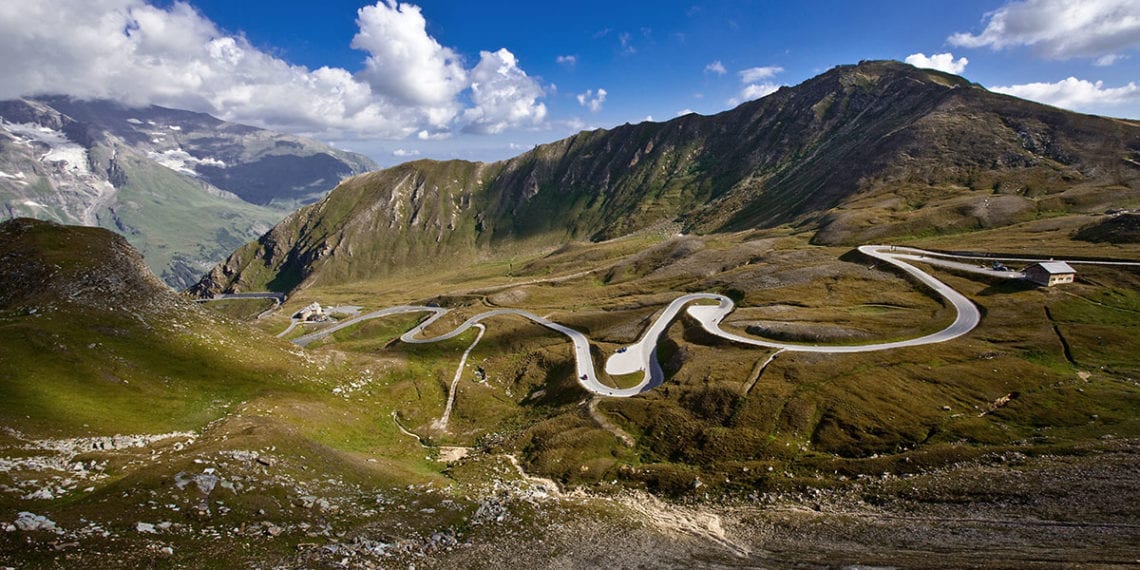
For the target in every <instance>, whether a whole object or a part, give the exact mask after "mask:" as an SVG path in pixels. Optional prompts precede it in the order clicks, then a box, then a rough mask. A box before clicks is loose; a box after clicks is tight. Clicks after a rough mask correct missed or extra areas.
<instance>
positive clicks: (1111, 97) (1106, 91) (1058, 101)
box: [990, 77, 1140, 112]
mask: <svg viewBox="0 0 1140 570" xmlns="http://www.w3.org/2000/svg"><path fill="white" fill-rule="evenodd" d="M990 90H991V91H996V92H998V93H1005V94H1006V95H1013V96H1014V97H1021V98H1022V99H1030V100H1032V101H1037V102H1040V103H1046V104H1049V105H1054V106H1056V107H1063V108H1066V109H1072V110H1075V111H1087V112H1096V111H1100V110H1105V109H1107V108H1110V107H1114V106H1119V105H1126V104H1138V103H1140V86H1137V85H1136V83H1134V82H1129V83H1128V84H1127V85H1124V86H1122V87H1105V86H1104V82H1103V81H1096V82H1092V81H1086V80H1084V79H1077V78H1076V77H1069V78H1067V79H1062V80H1061V81H1058V82H1056V83H1025V84H1022V85H1009V86H999V87H991V88H990Z"/></svg>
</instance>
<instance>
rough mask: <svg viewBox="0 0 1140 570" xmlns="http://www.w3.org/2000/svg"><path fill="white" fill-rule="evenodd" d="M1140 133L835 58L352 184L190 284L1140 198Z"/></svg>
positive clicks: (887, 235) (917, 224)
mask: <svg viewBox="0 0 1140 570" xmlns="http://www.w3.org/2000/svg"><path fill="white" fill-rule="evenodd" d="M1138 153H1140V126H1138V125H1137V124H1135V123H1134V122H1129V121H1122V120H1113V119H1107V118H1102V117H1092V116H1087V115H1079V114H1075V113H1070V112H1067V111H1062V110H1059V109H1054V108H1050V107H1046V106H1043V105H1039V104H1036V103H1031V102H1028V101H1022V100H1018V99H1014V98H1011V97H1006V96H1002V95H997V94H993V93H990V92H988V91H986V90H984V89H983V88H981V87H980V86H977V85H974V84H970V83H969V82H967V81H965V80H963V79H962V78H960V77H956V76H951V75H947V74H943V73H940V72H936V71H931V70H920V69H916V68H913V67H911V66H908V65H904V64H900V63H897V62H863V63H860V64H859V65H857V66H841V67H837V68H835V69H833V70H831V71H828V72H827V73H824V74H822V75H820V76H818V77H816V78H813V79H810V80H808V81H806V82H804V83H802V84H800V85H798V86H796V87H793V88H786V89H781V90H779V91H777V92H776V93H773V94H772V95H770V96H768V97H765V98H763V99H760V100H757V101H752V102H749V103H746V104H744V105H741V106H740V107H738V108H736V109H733V110H731V111H726V112H724V113H720V114H718V115H715V116H711V117H701V116H698V115H687V116H684V117H679V118H677V119H674V120H672V121H669V122H666V123H649V122H646V123H641V124H638V125H624V126H621V127H618V128H615V129H613V130H609V131H604V130H598V131H592V132H584V133H580V134H577V135H575V136H572V137H570V138H568V139H565V140H562V141H558V142H555V143H551V144H548V145H541V146H539V147H536V148H535V149H533V150H531V151H529V152H527V153H524V154H523V155H520V156H518V157H516V158H513V159H511V160H508V161H504V162H500V163H495V164H488V165H484V164H474V163H465V162H455V161H453V162H434V161H417V162H413V163H408V164H404V165H401V166H398V167H395V168H391V169H387V170H385V171H382V172H376V173H372V174H369V175H366V176H362V177H357V178H354V179H352V180H351V181H348V182H347V183H345V184H343V185H342V186H341V187H340V188H339V189H337V190H336V191H335V192H333V193H332V194H330V195H329V196H328V197H327V198H326V199H325V200H323V201H322V202H321V203H319V204H316V205H314V206H312V207H309V208H306V209H304V210H302V211H299V212H297V213H296V214H294V215H293V216H291V217H290V218H289V219H287V220H285V221H284V222H282V224H280V225H279V226H277V227H276V228H275V229H274V230H273V231H272V232H271V233H269V234H267V235H266V236H263V237H262V238H261V239H260V240H259V241H258V242H255V243H250V244H248V245H246V246H244V247H242V248H241V249H239V250H238V251H237V252H235V253H234V255H233V256H231V257H230V259H228V260H227V261H226V262H225V263H224V264H222V265H219V266H217V267H216V268H215V269H214V270H213V271H212V272H211V274H210V275H208V276H207V277H206V278H205V279H203V281H202V282H201V283H200V284H199V285H198V286H197V288H196V291H197V292H199V293H212V292H218V291H222V290H227V289H231V288H232V289H241V290H258V289H264V288H266V287H272V288H274V289H278V290H291V289H293V288H295V287H297V286H299V285H301V284H304V283H308V282H310V280H311V284H318V283H324V284H333V283H340V282H345V281H351V280H360V279H368V278H372V277H377V276H380V275H383V274H385V273H390V272H393V271H417V270H418V271H425V270H430V269H432V268H438V267H442V266H445V265H448V264H451V263H456V262H464V263H470V262H473V261H478V260H480V259H484V258H489V257H491V258H498V259H506V258H508V257H510V256H512V255H521V254H525V253H534V252H538V251H542V250H543V249H544V248H551V247H556V246H560V245H562V244H565V243H567V242H569V241H573V240H581V239H589V240H593V241H598V240H604V239H609V238H614V237H618V236H623V235H627V234H629V233H631V232H635V231H637V230H643V229H646V228H651V227H656V226H657V225H659V224H663V223H670V222H673V223H677V224H679V225H680V226H681V227H682V228H683V229H685V230H686V231H690V232H696V233H712V232H721V231H735V230H743V229H752V228H767V227H775V226H778V225H780V224H785V223H791V224H795V225H796V226H797V227H802V228H810V229H813V230H817V231H818V233H817V234H816V236H815V238H814V240H813V241H814V243H817V244H822V245H838V244H843V245H853V244H858V243H863V242H866V241H874V240H888V239H894V240H898V239H906V238H916V237H923V236H931V235H939V234H953V233H960V232H964V231H973V230H978V229H986V228H994V227H1006V226H1009V225H1011V224H1016V223H1020V222H1025V221H1030V220H1035V219H1040V218H1048V217H1051V216H1056V215H1059V214H1062V213H1069V212H1084V213H1092V212H1099V211H1103V210H1105V209H1108V208H1112V207H1117V208H1119V207H1131V206H1133V205H1136V204H1137V203H1140V186H1138V185H1140V170H1138V169H1137V168H1136V166H1135V165H1136V164H1137V162H1136V157H1137V156H1138Z"/></svg>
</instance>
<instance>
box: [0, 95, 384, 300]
mask: <svg viewBox="0 0 1140 570" xmlns="http://www.w3.org/2000/svg"><path fill="white" fill-rule="evenodd" d="M374 168H376V165H375V163H373V162H372V161H371V160H369V159H368V158H366V157H364V156H361V155H358V154H355V153H351V152H345V151H340V150H336V149H333V148H331V147H329V146H327V145H325V144H322V143H319V142H317V141H314V140H311V139H306V138H302V137H295V136H290V135H284V134H280V133H275V132H272V131H267V130H264V129H258V128H254V127H250V126H246V125H239V124H234V123H227V122H225V121H221V120H219V119H216V118H214V117H211V116H209V115H206V114H202V113H193V112H189V111H180V110H176V109H167V108H163V107H157V106H150V107H141V108H134V107H127V106H123V105H120V104H117V103H114V102H110V101H81V100H76V99H71V98H67V97H37V98H30V99H19V100H11V101H3V102H0V220H4V219H8V218H15V217H20V216H27V217H35V218H39V219H44V220H52V221H57V222H61V223H69V224H82V225H88V226H102V227H105V228H108V229H112V230H115V231H117V232H119V233H120V234H122V235H124V236H126V238H127V239H128V240H129V241H130V242H131V244H132V245H134V246H135V247H137V248H138V249H139V250H140V251H141V252H142V253H143V254H144V256H145V258H146V261H147V264H148V265H149V266H150V268H151V269H152V270H153V271H154V272H155V273H156V274H158V275H160V276H161V277H162V279H163V280H164V281H165V282H166V283H167V284H169V285H171V286H173V287H176V288H184V287H186V286H189V285H191V284H193V283H194V282H196V281H197V280H198V279H199V278H200V277H201V275H202V273H204V272H205V271H206V270H207V269H209V268H210V267H211V266H212V265H213V264H214V263H216V262H217V261H219V260H220V259H223V258H224V257H225V256H226V255H227V254H228V253H229V252H231V251H233V249H234V248H236V247H238V246H240V245H241V244H243V243H245V242H246V241H248V240H250V239H253V238H255V237H257V236H259V235H261V234H263V233H264V232H265V231H266V230H268V229H269V228H270V227H271V226H272V225H273V224H274V223H275V222H277V221H279V220H280V219H281V218H282V217H283V216H284V215H285V214H287V213H288V212H290V211H292V210H294V209H295V208H297V207H299V206H301V205H303V204H307V203H311V202H314V201H316V200H318V199H320V197H321V196H322V195H323V194H324V193H325V192H327V191H328V190H329V189H331V188H333V187H334V186H336V185H337V184H338V183H339V182H340V181H341V180H342V179H343V178H345V177H348V176H352V175H354V174H359V173H361V172H365V171H368V170H372V169H374Z"/></svg>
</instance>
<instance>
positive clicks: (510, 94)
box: [464, 49, 546, 134]
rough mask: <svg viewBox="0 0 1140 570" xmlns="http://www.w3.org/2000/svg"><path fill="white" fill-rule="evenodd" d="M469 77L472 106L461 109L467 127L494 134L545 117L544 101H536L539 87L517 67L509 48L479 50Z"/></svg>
mask: <svg viewBox="0 0 1140 570" xmlns="http://www.w3.org/2000/svg"><path fill="white" fill-rule="evenodd" d="M471 79H472V82H471V101H472V102H473V103H474V104H475V107H474V108H471V109H468V110H467V111H466V112H464V118H466V119H467V121H468V123H467V128H466V130H467V131H469V132H477V133H490V134H495V133H501V132H503V131H504V130H506V129H507V128H509V127H512V126H520V125H528V124H529V125H537V124H538V123H541V122H542V120H543V119H544V118H546V105H543V104H542V103H539V102H538V98H539V97H542V95H543V92H542V87H541V86H539V84H538V83H537V82H536V81H535V80H534V79H531V78H530V77H528V76H527V74H526V72H525V71H523V70H522V69H520V68H519V66H518V61H517V60H516V59H515V56H514V54H512V53H511V52H510V51H508V50H506V49H500V50H499V51H496V52H487V51H485V52H481V53H480V54H479V65H476V66H475V69H473V70H472V71H471Z"/></svg>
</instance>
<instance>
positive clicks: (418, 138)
mask: <svg viewBox="0 0 1140 570" xmlns="http://www.w3.org/2000/svg"><path fill="white" fill-rule="evenodd" d="M47 4H51V6H45V5H47ZM5 5H6V6H7V7H6V8H5V7H0V53H4V52H5V51H7V52H9V56H10V57H6V58H0V60H2V61H0V73H3V74H4V76H5V77H8V78H11V79H10V80H9V81H8V84H7V85H6V86H3V87H0V95H3V96H4V97H11V96H20V95H29V94H34V93H43V92H54V93H66V94H72V95H76V96H80V97H96V96H100V97H111V98H117V99H122V100H125V101H128V102H130V103H137V104H144V103H157V104H164V105H168V106H174V107H182V108H190V109H193V110H199V111H205V112H210V113H212V114H214V115H217V116H220V117H222V118H225V119H228V120H235V121H240V122H246V123H251V124H256V125H259V126H267V127H270V128H275V129H278V130H285V131H290V132H295V133H299V134H308V135H312V136H316V137H317V138H321V139H323V140H326V141H329V142H333V143H334V144H336V145H337V146H339V147H342V148H348V149H352V150H356V151H359V152H364V153H365V154H368V155H369V156H372V157H373V158H374V159H375V160H377V162H379V163H381V164H382V165H391V164H395V163H397V162H402V161H405V160H409V159H413V158H424V157H430V158H466V159H475V160H494V159H500V158H505V157H508V156H512V155H515V154H518V153H519V152H520V151H521V150H524V149H527V148H530V147H531V146H533V145H534V144H537V143H540V142H547V141H551V140H556V139H559V138H562V137H565V136H568V135H570V134H572V133H574V132H577V131H578V130H581V129H584V128H595V127H612V126H615V125H620V124H622V123H626V122H633V123H635V122H640V121H643V120H647V119H649V118H652V120H657V121H664V120H668V119H671V118H673V117H675V116H677V115H678V114H679V113H681V112H684V111H695V112H698V113H702V114H711V113H716V112H719V111H723V110H726V109H728V108H731V107H732V106H734V105H736V104H738V103H739V102H741V101H743V100H748V99H752V98H756V97H759V96H763V95H764V94H766V93H768V92H770V91H771V90H774V89H775V88H776V87H778V86H780V85H795V84H797V83H799V82H801V81H803V80H805V79H807V78H809V77H812V76H814V75H817V74H819V73H822V72H823V71H826V70H827V69H829V68H831V67H833V66H835V65H840V64H847V63H855V62H857V61H859V60H861V59H897V60H908V58H909V61H911V62H914V63H916V64H918V65H922V66H933V67H938V68H941V69H943V70H947V71H951V72H956V73H959V74H961V75H963V76H965V77H967V78H968V79H970V80H972V81H975V82H978V83H980V84H982V85H984V86H986V87H988V88H991V89H995V90H1001V91H1003V92H1008V93H1011V94H1015V95H1018V96H1022V97H1026V98H1031V99H1035V100H1039V101H1043V102H1046V103H1050V104H1054V105H1057V106H1061V107H1065V108H1069V109H1074V110H1078V111H1083V112H1091V113H1097V114H1106V115H1113V116H1121V117H1132V118H1140V87H1138V86H1137V85H1136V83H1135V82H1136V81H1138V80H1140V0H1083V1H1079V2H1074V1H1069V0H1012V1H1010V0H997V1H980V0H960V1H957V2H914V1H913V0H912V1H907V2H895V1H885V0H884V1H876V2H853V1H846V2H842V1H817V2H762V1H752V2H749V1H735V2H718V1H695V0H690V1H686V2H677V1H656V2H614V1H612V0H611V1H608V2H601V1H595V0H583V1H579V2H574V3H547V2H534V3H521V2H507V1H502V0H498V1H484V2H457V1H454V0H451V1H440V0H421V1H419V2H413V3H410V4H407V3H396V2H394V1H390V0H385V1H381V2H379V3H368V2H361V1H347V0H326V1H324V2H311V1H299V0H273V1H263V0H242V1H241V2H235V1H233V0H191V1H190V2H189V3H188V4H187V3H180V2H170V1H154V2H149V3H148V2H146V0H58V1H57V2H52V3H48V2H42V1H38V0H15V1H13V2H8V3H5ZM93 13H95V14H97V15H98V17H92V16H93ZM77 37H78V38H80V39H76V38H77ZM920 54H921V55H920Z"/></svg>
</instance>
